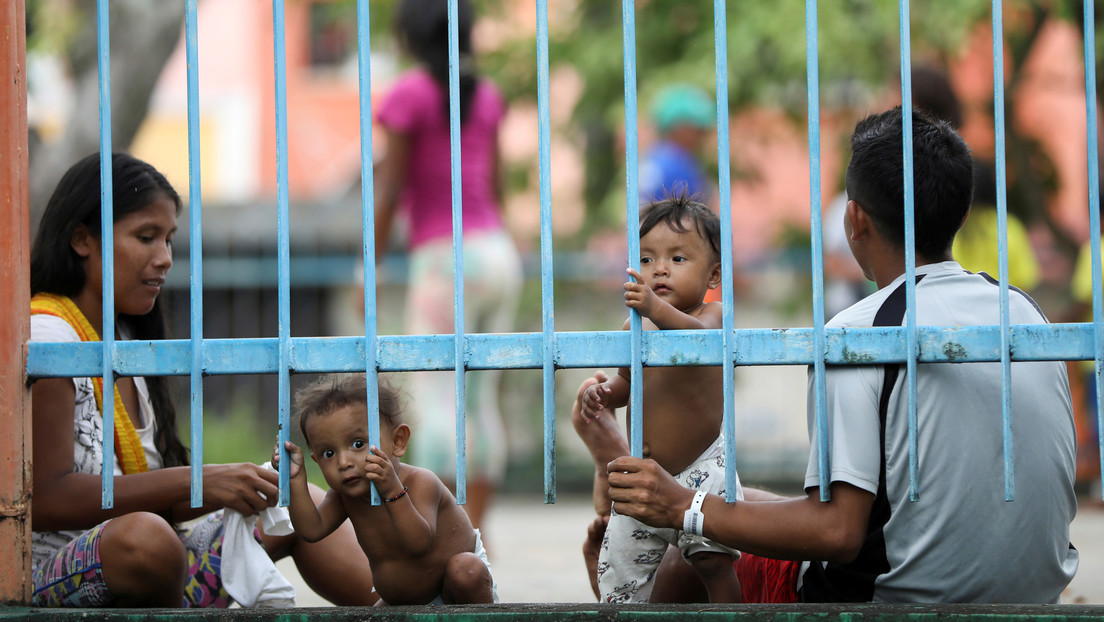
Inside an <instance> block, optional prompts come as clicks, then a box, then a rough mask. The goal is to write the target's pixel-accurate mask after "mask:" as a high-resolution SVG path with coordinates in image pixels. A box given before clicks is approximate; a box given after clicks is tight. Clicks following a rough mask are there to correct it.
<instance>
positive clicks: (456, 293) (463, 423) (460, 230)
mask: <svg viewBox="0 0 1104 622" xmlns="http://www.w3.org/2000/svg"><path fill="white" fill-rule="evenodd" d="M448 23H449V29H448V37H449V139H450V143H451V149H450V150H449V153H450V154H451V159H452V257H453V263H454V265H455V266H456V269H455V271H454V273H453V290H452V300H453V304H452V306H453V309H454V312H455V315H454V317H453V321H454V327H453V337H454V339H455V344H456V349H455V352H456V501H457V503H461V504H463V503H466V502H467V497H468V494H467V489H468V486H467V480H468V478H467V465H468V450H467V437H468V434H467V417H466V416H465V414H464V408H465V405H466V401H467V399H466V397H465V386H464V372H465V371H467V357H466V356H465V348H464V205H463V198H462V193H461V187H462V186H461V180H462V179H463V177H462V176H461V175H462V172H461V170H460V35H459V20H458V18H457V6H456V0H448Z"/></svg>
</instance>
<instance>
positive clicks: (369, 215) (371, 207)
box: [357, 0, 380, 505]
mask: <svg viewBox="0 0 1104 622" xmlns="http://www.w3.org/2000/svg"><path fill="white" fill-rule="evenodd" d="M368 9H369V1H368V0H357V70H358V74H357V86H358V88H359V90H360V107H359V110H360V188H361V194H360V211H361V217H362V220H363V222H362V224H361V235H362V237H363V240H364V242H363V244H364V248H363V253H364V257H363V261H364V379H365V385H367V396H366V399H367V400H368V401H367V404H368V408H367V411H368V445H369V446H371V447H379V446H380V421H379V336H378V333H377V322H376V320H377V315H376V209H375V185H374V184H375V177H374V175H373V172H372V165H373V163H374V161H373V158H372V60H371V49H372V35H371V32H372V28H371V21H370V15H369V10H368ZM371 484H372V505H379V504H380V494H379V489H378V488H376V483H375V482H372V483H371Z"/></svg>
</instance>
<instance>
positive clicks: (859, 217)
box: [844, 200, 874, 242]
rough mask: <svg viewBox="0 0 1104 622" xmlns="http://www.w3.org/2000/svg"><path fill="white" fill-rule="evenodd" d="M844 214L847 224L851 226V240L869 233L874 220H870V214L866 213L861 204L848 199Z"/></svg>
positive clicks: (858, 238)
mask: <svg viewBox="0 0 1104 622" xmlns="http://www.w3.org/2000/svg"><path fill="white" fill-rule="evenodd" d="M844 214H846V216H845V217H846V218H847V224H848V225H850V227H851V235H850V238H851V240H852V241H855V242H857V241H859V240H861V239H863V238H865V237H866V236H868V235H870V229H871V227H873V226H874V222H873V221H872V220H870V214H867V213H866V210H864V209H863V208H862V206H861V205H859V204H858V203H856V202H855V201H854V200H848V201H847V208H846V209H845V210H844Z"/></svg>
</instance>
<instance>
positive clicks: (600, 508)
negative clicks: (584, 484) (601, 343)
mask: <svg viewBox="0 0 1104 622" xmlns="http://www.w3.org/2000/svg"><path fill="white" fill-rule="evenodd" d="M605 381H606V374H604V373H603V372H601V371H599V372H596V373H595V374H594V376H593V377H591V378H587V379H586V380H584V381H583V383H582V384H581V385H579V391H578V393H577V394H576V396H575V405H574V406H573V407H572V409H571V424H572V425H573V426H574V427H575V432H576V433H577V434H578V435H579V438H581V439H583V444H584V445H586V447H587V450H589V451H590V455H591V457H592V458H594V490H593V492H592V495H593V498H594V511H595V512H597V513H598V515H599V516H609V514H610V504H611V502H610V498H609V479H608V476H607V474H606V465H607V464H609V463H610V462H611V461H612V460H613V459H614V458H619V457H621V456H627V455H628V454H629V444H628V442H627V441H626V440H625V437H624V435H623V434H621V426H620V425H618V423H617V415H616V411H614V410H613V409H612V408H603V409H602V410H601V411H599V412H598V417H597V418H594V419H591V418H588V417H586V416H584V415H583V408H582V397H583V393H584V392H585V391H586V390H587V388H588V387H590V386H593V385H595V384H598V383H600V382H605Z"/></svg>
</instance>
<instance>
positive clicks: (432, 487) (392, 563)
mask: <svg viewBox="0 0 1104 622" xmlns="http://www.w3.org/2000/svg"><path fill="white" fill-rule="evenodd" d="M296 402H297V405H298V409H299V425H300V428H301V429H302V432H303V438H305V439H306V441H307V445H308V447H309V448H310V452H311V458H312V459H313V460H314V461H315V462H316V463H317V464H318V466H319V467H320V468H321V469H322V474H323V476H324V477H325V478H326V483H327V484H329V487H330V488H329V490H328V491H327V492H326V497H325V498H324V499H323V500H322V502H321V503H320V504H319V505H318V506H315V504H314V502H313V501H312V499H311V496H310V492H309V491H308V489H307V477H306V469H305V467H304V464H303V452H302V451H301V450H300V449H299V447H297V446H296V445H295V444H294V443H292V442H290V441H288V442H287V443H286V445H285V447H286V448H287V451H288V457H289V462H290V465H291V466H290V468H291V471H290V476H291V503H290V505H289V506H288V510H289V513H290V514H291V522H292V524H293V525H294V526H295V531H296V532H297V533H298V534H299V535H300V537H302V538H303V539H304V540H307V541H309V542H315V541H317V540H321V539H322V538H324V537H326V536H327V535H329V534H330V532H332V531H333V530H334V529H336V528H337V527H338V526H339V525H341V523H342V522H344V520H345V518H346V517H348V518H349V519H351V521H352V524H353V529H354V530H355V531H356V536H357V540H358V541H359V542H360V546H361V547H362V548H363V549H364V553H365V555H367V556H368V562H369V563H370V564H371V566H372V577H373V579H374V581H375V588H376V591H377V592H378V593H379V595H380V598H381V599H382V600H381V601H379V602H378V603H377V604H389V605H423V604H435V603H444V604H466V603H491V602H496V601H497V600H498V599H497V595H496V594H495V586H494V581H493V579H492V578H491V572H490V566H489V564H488V562H487V554H486V551H485V550H484V549H483V544H482V542H481V541H480V538H479V532H478V531H476V530H474V529H472V526H471V522H470V521H469V520H468V515H467V513H466V512H465V511H464V509H463V508H461V507H460V506H459V505H457V503H456V499H455V498H454V497H453V496H452V493H450V492H449V490H448V488H446V487H445V485H444V483H442V482H441V480H440V479H438V478H437V476H436V475H434V474H433V472H431V471H428V470H426V469H420V468H418V467H414V466H411V465H408V464H403V463H402V462H400V461H399V458H400V457H401V456H402V455H403V454H404V453H406V448H407V443H408V441H409V440H410V427H409V426H408V425H406V424H405V423H403V422H402V419H401V414H400V410H399V407H398V403H399V399H398V394H397V392H396V391H394V390H393V389H391V388H390V387H388V386H387V385H386V384H384V383H381V384H380V390H379V404H380V415H381V416H380V447H369V445H368V408H367V388H366V383H365V378H364V376H363V375H359V374H349V375H344V376H333V377H330V378H324V379H322V380H321V381H319V382H316V383H315V384H313V385H311V386H310V387H307V388H306V389H304V390H302V391H301V392H299V394H298V395H297V396H296ZM373 416H374V413H373ZM278 461H279V451H275V450H274V451H273V456H272V463H273V464H278ZM372 483H375V485H376V488H377V489H378V490H379V494H380V497H381V498H382V503H380V504H379V505H375V506H374V505H372V495H371V484H372Z"/></svg>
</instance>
